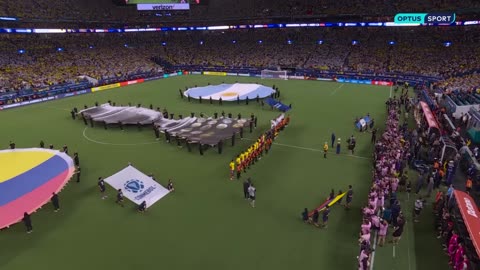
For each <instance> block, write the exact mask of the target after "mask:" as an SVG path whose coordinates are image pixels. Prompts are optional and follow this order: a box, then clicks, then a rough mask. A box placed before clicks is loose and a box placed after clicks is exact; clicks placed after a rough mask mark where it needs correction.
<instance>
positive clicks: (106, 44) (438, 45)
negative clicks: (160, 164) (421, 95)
mask: <svg viewBox="0 0 480 270" xmlns="http://www.w3.org/2000/svg"><path fill="white" fill-rule="evenodd" d="M479 30H480V27H478V26H468V27H428V28H423V27H418V28H402V27H400V28H394V29H392V28H388V29H387V28H328V29H325V28H324V29H265V30H255V31H250V30H236V31H225V32H222V31H206V32H168V33H162V32H152V33H124V34H114V33H110V34H65V35H62V34H57V35H55V34H52V35H14V34H12V35H0V56H1V57H0V91H11V90H19V89H30V88H34V89H41V88H44V87H46V86H48V85H52V84H61V83H66V82H72V81H73V82H74V81H77V80H79V76H88V77H91V78H93V79H94V80H98V81H105V80H110V79H113V80H115V79H116V78H125V77H127V76H129V75H131V74H153V73H159V72H161V71H162V68H164V67H166V68H175V67H176V66H183V67H185V66H194V67H195V68H198V67H225V68H246V67H253V68H258V69H262V68H277V67H283V68H297V69H312V70H317V71H327V70H329V71H335V72H347V71H354V72H369V73H375V74H387V73H389V74H392V73H393V74H395V73H396V74H417V75H424V76H435V77H438V78H444V79H447V78H450V77H458V76H463V78H465V79H468V80H469V83H468V84H467V83H465V80H458V79H453V78H451V79H449V81H448V84H445V85H443V86H445V87H459V86H462V84H463V85H464V86H467V87H468V88H470V86H472V85H476V86H478V83H477V82H478V77H479V76H478V75H475V74H474V73H475V71H477V70H479V69H480V64H479V63H480V47H479V46H478V42H479V41H480V31H479ZM154 60H155V62H154ZM156 63H160V64H161V65H162V66H160V65H158V64H156Z"/></svg>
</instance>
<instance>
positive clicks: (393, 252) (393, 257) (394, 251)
mask: <svg viewBox="0 0 480 270" xmlns="http://www.w3.org/2000/svg"><path fill="white" fill-rule="evenodd" d="M393 258H395V244H393Z"/></svg>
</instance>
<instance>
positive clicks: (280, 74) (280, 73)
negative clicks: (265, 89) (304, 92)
mask: <svg viewBox="0 0 480 270" xmlns="http://www.w3.org/2000/svg"><path fill="white" fill-rule="evenodd" d="M261 78H262V79H282V80H287V79H288V76H287V71H286V70H268V69H264V70H262V73H261Z"/></svg>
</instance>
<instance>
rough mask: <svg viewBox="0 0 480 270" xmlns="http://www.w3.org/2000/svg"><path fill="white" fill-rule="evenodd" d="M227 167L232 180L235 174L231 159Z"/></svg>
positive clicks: (233, 163)
mask: <svg viewBox="0 0 480 270" xmlns="http://www.w3.org/2000/svg"><path fill="white" fill-rule="evenodd" d="M228 166H229V167H230V180H233V175H234V174H235V162H234V161H233V159H232V161H230V164H229V165H228Z"/></svg>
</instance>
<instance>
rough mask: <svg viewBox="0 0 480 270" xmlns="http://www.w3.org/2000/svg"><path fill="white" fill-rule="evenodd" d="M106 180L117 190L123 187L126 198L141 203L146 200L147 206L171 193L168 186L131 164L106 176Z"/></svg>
mask: <svg viewBox="0 0 480 270" xmlns="http://www.w3.org/2000/svg"><path fill="white" fill-rule="evenodd" d="M105 182H107V183H108V184H109V185H111V186H112V187H113V188H114V189H115V190H118V189H121V190H122V191H123V195H124V196H125V198H127V199H129V200H131V201H132V202H134V203H135V204H138V205H139V204H141V203H142V202H143V201H146V202H147V207H150V206H151V205H153V204H154V203H156V202H157V201H158V200H160V199H161V198H163V197H164V196H165V195H167V194H168V193H169V191H168V190H167V189H166V188H164V187H162V186H161V185H160V184H159V183H157V182H155V180H153V179H152V178H151V177H149V176H148V175H145V174H144V173H142V172H141V171H139V170H137V169H136V168H135V167H133V166H131V165H129V166H127V167H126V168H125V169H123V170H121V171H119V172H117V173H116V174H114V175H112V176H110V177H108V178H106V179H105Z"/></svg>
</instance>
